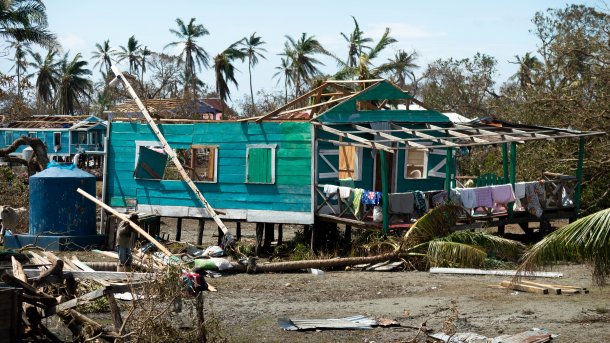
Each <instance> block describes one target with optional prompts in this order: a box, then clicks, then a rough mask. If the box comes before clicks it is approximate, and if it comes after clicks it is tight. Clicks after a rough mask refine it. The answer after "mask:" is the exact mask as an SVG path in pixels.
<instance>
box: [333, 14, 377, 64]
mask: <svg viewBox="0 0 610 343" xmlns="http://www.w3.org/2000/svg"><path fill="white" fill-rule="evenodd" d="M352 19H353V20H354V31H352V33H350V35H349V37H348V36H347V35H346V34H345V33H343V32H341V36H343V38H344V39H345V40H346V41H347V43H348V52H347V62H346V64H347V65H348V66H350V67H356V66H357V65H358V59H359V57H360V56H361V55H362V53H363V51H364V49H367V50H371V47H369V46H367V45H364V44H366V43H370V42H372V41H373V40H372V39H371V38H366V37H364V32H362V30H360V25H358V21H357V20H356V18H355V17H354V16H352Z"/></svg>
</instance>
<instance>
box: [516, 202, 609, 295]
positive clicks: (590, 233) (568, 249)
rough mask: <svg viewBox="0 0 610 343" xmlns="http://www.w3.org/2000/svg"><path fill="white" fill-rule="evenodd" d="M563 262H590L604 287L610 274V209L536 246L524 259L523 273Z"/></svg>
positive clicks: (582, 219) (548, 237)
mask: <svg viewBox="0 0 610 343" xmlns="http://www.w3.org/2000/svg"><path fill="white" fill-rule="evenodd" d="M560 261H579V262H587V263H589V264H591V265H592V266H593V279H594V280H595V281H596V283H597V284H599V285H604V284H605V283H606V279H607V278H608V275H610V208H607V209H605V210H601V211H598V212H595V213H593V214H590V215H588V216H586V217H583V218H581V219H578V220H577V221H575V222H573V223H571V224H568V225H566V226H564V227H562V228H560V229H558V230H555V231H554V232H552V233H551V234H549V235H548V236H546V237H545V238H544V239H543V240H541V241H540V242H538V243H536V245H534V246H533V247H532V248H531V249H530V250H529V252H528V253H527V254H525V256H524V257H523V262H522V264H521V266H520V267H519V270H520V271H521V272H523V273H525V272H526V271H530V270H536V269H539V268H543V267H547V266H552V265H554V264H557V263H558V262H560Z"/></svg>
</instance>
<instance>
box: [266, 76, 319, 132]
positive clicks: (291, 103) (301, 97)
mask: <svg viewBox="0 0 610 343" xmlns="http://www.w3.org/2000/svg"><path fill="white" fill-rule="evenodd" d="M326 86H327V82H324V83H322V84H321V85H320V86H318V87H316V88H314V89H312V90H310V91H309V92H307V93H305V94H303V95H301V96H299V97H298V98H296V99H294V100H292V101H291V102H289V103H287V104H286V105H284V106H280V107H278V108H276V109H275V110H273V111H271V112H269V113H267V114H265V115H263V116H261V117H259V118H258V119H256V122H257V123H258V122H260V121H261V120H263V119H266V118H268V117H271V116H273V115H276V114H279V113H282V111H284V110H285V109H287V108H289V107H290V106H292V105H294V104H296V103H298V102H299V101H301V100H303V99H306V98H307V97H309V96H311V95H313V94H316V93H317V92H322V91H323V90H324V88H326Z"/></svg>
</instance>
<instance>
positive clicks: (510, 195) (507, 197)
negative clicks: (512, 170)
mask: <svg viewBox="0 0 610 343" xmlns="http://www.w3.org/2000/svg"><path fill="white" fill-rule="evenodd" d="M491 196H492V198H493V201H494V203H496V204H508V203H509V202H513V201H515V192H513V187H512V185H510V184H506V185H496V186H491Z"/></svg>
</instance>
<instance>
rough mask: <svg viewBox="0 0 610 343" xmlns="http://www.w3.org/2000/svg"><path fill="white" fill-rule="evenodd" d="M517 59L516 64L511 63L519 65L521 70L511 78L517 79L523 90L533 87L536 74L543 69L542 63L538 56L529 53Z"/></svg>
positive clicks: (516, 56)
mask: <svg viewBox="0 0 610 343" xmlns="http://www.w3.org/2000/svg"><path fill="white" fill-rule="evenodd" d="M515 58H516V59H517V60H516V61H515V62H510V63H513V64H518V65H519V70H518V71H517V73H516V74H514V75H513V76H512V77H511V78H512V79H517V80H518V81H519V85H520V86H521V88H522V89H524V88H526V87H528V86H530V85H532V84H533V83H534V77H535V74H536V72H537V71H538V70H539V69H540V68H541V67H542V63H541V62H540V61H539V60H538V58H537V57H536V56H533V55H532V54H531V53H529V52H527V53H525V55H524V56H523V57H519V55H515Z"/></svg>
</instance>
